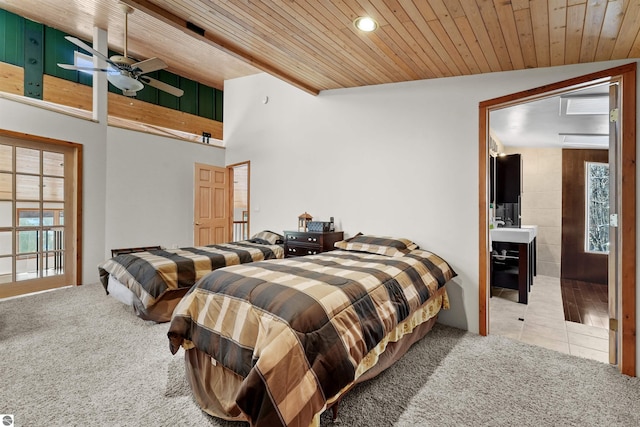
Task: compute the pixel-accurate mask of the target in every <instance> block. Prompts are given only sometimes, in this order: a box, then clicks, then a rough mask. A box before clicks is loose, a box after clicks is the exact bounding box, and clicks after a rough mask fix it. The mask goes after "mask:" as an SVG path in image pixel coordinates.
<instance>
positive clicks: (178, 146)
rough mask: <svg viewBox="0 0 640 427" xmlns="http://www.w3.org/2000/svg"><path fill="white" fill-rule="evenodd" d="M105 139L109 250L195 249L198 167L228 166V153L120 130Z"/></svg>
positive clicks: (106, 221) (106, 242)
mask: <svg viewBox="0 0 640 427" xmlns="http://www.w3.org/2000/svg"><path fill="white" fill-rule="evenodd" d="M107 135H108V144H107V164H108V168H107V181H106V182H107V189H106V200H107V212H106V218H105V233H106V237H105V248H106V249H108V250H110V249H113V248H122V247H134V246H151V245H161V246H164V247H169V248H170V247H174V246H176V247H181V246H190V245H193V207H194V194H193V185H194V164H195V163H205V164H209V165H214V166H224V155H225V150H224V149H222V148H217V147H215V146H212V145H204V144H196V143H189V142H185V141H179V140H176V139H171V138H163V137H158V136H155V135H149V134H144V133H140V132H133V131H129V130H125V129H120V128H111V127H110V128H108V133H107ZM104 256H105V257H107V256H110V252H109V253H106V252H105V254H104Z"/></svg>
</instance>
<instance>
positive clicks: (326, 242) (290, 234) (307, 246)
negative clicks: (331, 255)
mask: <svg viewBox="0 0 640 427" xmlns="http://www.w3.org/2000/svg"><path fill="white" fill-rule="evenodd" d="M343 239H344V233H343V232H342V231H286V230H285V232H284V254H285V256H287V257H294V256H303V255H315V254H319V253H321V252H327V251H331V250H333V249H335V248H334V247H333V244H334V243H335V242H339V241H340V240H343Z"/></svg>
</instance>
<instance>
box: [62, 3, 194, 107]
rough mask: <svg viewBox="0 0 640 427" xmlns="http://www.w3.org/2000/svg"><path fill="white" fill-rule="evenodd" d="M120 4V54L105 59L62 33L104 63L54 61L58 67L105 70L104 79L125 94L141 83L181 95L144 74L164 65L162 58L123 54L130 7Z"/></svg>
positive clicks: (181, 91) (90, 48)
mask: <svg viewBox="0 0 640 427" xmlns="http://www.w3.org/2000/svg"><path fill="white" fill-rule="evenodd" d="M121 6H122V8H123V10H124V52H123V55H113V56H111V58H107V57H106V56H105V55H103V54H102V53H100V52H98V51H97V50H95V49H93V48H92V47H91V46H89V45H87V44H86V43H84V42H83V41H82V40H80V39H77V38H75V37H72V36H65V39H67V40H69V41H70V42H71V43H73V44H75V45H76V46H78V47H80V48H82V49H84V50H86V51H87V52H90V53H92V54H93V55H94V56H97V57H99V58H101V59H103V60H105V61H106V62H107V64H108V66H107V68H92V67H82V66H78V65H70V64H58V66H59V67H61V68H64V69H66V70H76V71H100V72H105V73H107V80H109V83H111V84H112V85H114V86H115V87H117V88H118V89H120V90H121V91H122V94H123V95H125V96H135V95H136V93H137V92H138V91H139V90H141V89H142V88H143V87H144V85H145V84H147V85H149V86H152V87H155V88H156V89H160V90H162V91H164V92H167V93H170V94H171V95H174V96H182V95H183V94H184V91H183V90H182V89H179V88H177V87H174V86H171V85H169V84H167V83H164V82H161V81H160V80H156V79H153V78H151V77H149V76H146V75H145V74H147V73H151V72H153V71H157V70H161V69H163V68H167V64H165V62H164V61H163V60H161V59H159V58H150V59H146V60H144V61H139V62H138V61H136V60H134V59H131V58H129V57H128V56H127V26H128V15H129V14H130V13H131V12H133V9H132V8H130V7H129V6H127V5H125V4H121Z"/></svg>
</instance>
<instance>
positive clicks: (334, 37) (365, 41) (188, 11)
mask: <svg viewBox="0 0 640 427" xmlns="http://www.w3.org/2000/svg"><path fill="white" fill-rule="evenodd" d="M123 3H126V4H128V5H130V6H131V7H133V8H134V9H136V10H135V11H134V12H133V13H132V14H131V15H130V17H129V37H128V51H129V55H130V56H133V57H135V58H137V59H146V58H149V57H153V56H157V57H159V58H161V59H163V60H164V61H165V62H166V63H167V64H168V65H169V71H172V72H174V73H176V74H179V75H183V76H185V77H188V78H191V79H193V80H196V81H200V82H202V83H204V84H207V85H210V86H213V87H216V88H219V89H224V87H223V86H224V80H227V79H232V78H235V77H242V76H246V75H250V74H255V73H257V72H260V71H266V72H268V73H270V74H272V75H274V76H276V77H279V78H281V79H282V80H285V81H287V82H289V83H291V84H293V85H295V86H297V87H299V88H301V89H303V90H306V91H308V92H310V93H318V92H319V91H321V90H325V89H336V88H348V87H356V86H364V85H375V84H381V83H391V82H401V81H410V80H419V79H432V78H440V77H449V76H461V75H470V74H480V73H489V72H496V71H508V70H521V69H526V68H534V67H548V66H555V65H564V64H575V63H585V62H594V61H606V60H612V59H627V58H637V57H639V56H640V34H639V30H640V0H631V1H630V0H626V1H624V0H609V1H606V0H511V1H509V0H370V1H366V0H341V1H338V0H334V1H328V0H279V1H278V0H273V1H268V0H264V1H257V0H234V1H227V0H123ZM0 7H1V8H3V9H5V10H8V11H10V12H13V13H16V14H18V15H21V16H24V17H27V18H29V19H32V20H34V21H38V22H42V23H44V24H46V25H49V26H51V27H54V28H57V29H59V30H61V31H64V32H67V33H69V34H72V35H75V36H77V37H80V38H83V39H85V40H88V41H90V40H91V39H92V34H93V27H94V26H98V27H101V28H105V29H107V31H108V32H109V47H110V48H111V49H113V50H116V51H122V50H123V40H124V37H123V22H124V12H123V11H122V10H121V8H120V5H119V2H118V1H117V0H83V1H68V0H0ZM363 15H368V16H371V17H373V18H374V19H375V20H376V21H377V22H378V23H379V26H380V27H379V29H378V30H377V31H375V32H373V33H363V32H361V31H359V30H357V29H356V28H355V27H354V25H353V20H354V19H355V18H356V17H358V16H363ZM188 23H189V24H188ZM191 24H194V25H195V26H197V27H199V28H201V29H202V30H204V33H203V35H198V34H196V32H194V31H192V30H191V29H187V26H191Z"/></svg>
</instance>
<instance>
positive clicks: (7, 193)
mask: <svg viewBox="0 0 640 427" xmlns="http://www.w3.org/2000/svg"><path fill="white" fill-rule="evenodd" d="M81 148H82V147H81V146H79V145H77V144H72V143H67V142H64V141H56V140H51V139H46V138H40V137H35V136H28V135H24V134H16V133H13V132H9V131H4V130H3V131H0V298H3V297H9V296H16V295H23V294H27V293H32V292H38V291H43V290H48V289H54V288H59V287H63V286H69V285H76V284H77V281H78V277H81V275H80V270H79V265H80V261H79V259H78V254H79V253H80V252H79V251H80V240H79V238H78V236H79V235H80V233H79V224H80V218H79V216H78V214H79V213H78V204H79V199H80V193H79V189H80V188H81V185H80V178H79V174H78V170H79V167H80V166H79V159H80V158H81V151H82V150H81Z"/></svg>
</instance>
